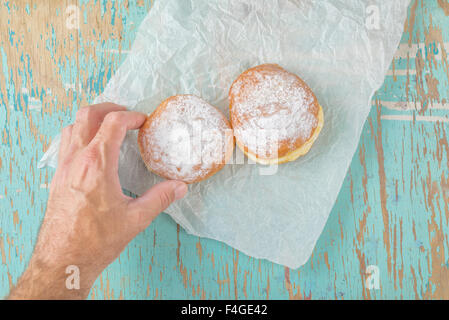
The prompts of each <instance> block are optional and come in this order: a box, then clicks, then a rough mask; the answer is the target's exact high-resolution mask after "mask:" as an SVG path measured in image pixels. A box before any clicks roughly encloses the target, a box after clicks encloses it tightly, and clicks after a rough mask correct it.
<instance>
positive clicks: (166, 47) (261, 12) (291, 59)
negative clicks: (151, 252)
mask: <svg viewBox="0 0 449 320" xmlns="http://www.w3.org/2000/svg"><path fill="white" fill-rule="evenodd" d="M408 3H409V0H372V1H363V0H344V1H343V0H319V1H318V0H316V1H313V0H291V1H288V0H164V1H161V0H157V1H155V4H154V6H153V8H152V9H151V11H150V12H149V14H148V15H147V17H146V18H145V19H144V21H143V22H142V24H141V26H140V27H139V30H138V34H137V36H136V39H135V42H134V44H133V46H132V50H131V52H130V53H129V54H128V56H127V58H126V60H125V61H124V62H123V64H122V65H121V66H120V68H119V69H118V70H117V72H116V73H115V75H114V76H113V77H112V79H111V80H110V81H109V83H108V85H107V87H106V89H105V91H104V93H103V94H102V95H101V96H99V97H97V99H96V101H95V102H103V101H112V102H115V103H118V104H122V105H126V106H128V107H129V108H131V109H136V110H139V111H143V112H147V113H150V112H152V111H153V110H154V109H155V108H156V107H157V106H158V105H159V103H160V102H162V101H163V100H164V99H166V98H167V97H169V96H171V95H175V94H187V93H190V94H196V95H198V96H201V97H203V98H204V99H205V100H207V101H209V102H210V103H212V104H213V105H215V106H217V107H219V108H220V109H221V110H222V111H223V112H224V113H225V114H226V115H227V116H228V115H229V112H228V100H227V95H228V90H229V87H230V85H231V83H232V81H233V80H234V79H235V78H236V77H237V76H238V75H239V74H240V73H241V72H243V71H244V70H246V69H247V68H249V67H253V66H256V65H258V64H262V63H278V64H280V65H281V66H283V67H284V68H286V69H287V70H289V71H292V72H294V73H297V74H298V75H299V76H300V77H302V78H303V79H304V80H305V81H306V82H307V83H308V84H309V85H310V87H311V88H312V90H313V91H314V92H315V94H316V96H317V98H318V100H319V102H320V104H321V105H322V106H323V109H324V114H325V123H324V128H323V130H322V132H321V134H320V136H319V138H318V140H317V141H316V143H315V145H314V146H313V148H312V149H311V151H310V152H309V153H308V154H307V155H306V156H304V157H302V158H300V159H298V160H297V161H295V162H291V163H288V164H283V165H280V166H279V167H278V168H275V167H274V168H273V167H270V168H267V167H264V166H259V165H255V164H248V163H246V164H230V165H227V166H225V168H224V169H223V170H222V171H220V172H219V173H218V174H216V175H215V176H213V177H212V178H211V179H208V180H206V181H204V182H201V183H198V184H194V185H191V186H190V187H189V188H190V191H189V194H188V196H187V197H186V198H185V199H183V200H181V201H179V202H177V203H175V204H173V205H171V206H170V208H169V209H167V211H166V212H167V213H168V214H170V215H171V216H172V217H173V219H174V220H176V222H178V223H179V224H180V225H181V226H182V227H183V228H184V229H186V230H187V232H189V233H191V234H194V235H197V236H201V237H207V238H212V239H216V240H219V241H222V242H225V243H227V244H228V245H230V246H232V247H234V248H236V249H238V250H240V251H242V252H244V253H246V254H248V255H250V256H253V257H256V258H264V259H268V260H270V261H273V262H276V263H279V264H282V265H285V266H288V267H290V268H298V267H300V266H301V265H303V264H304V263H306V262H307V260H308V259H309V257H310V255H311V253H312V250H313V247H314V245H315V243H316V241H317V239H318V237H319V236H320V234H321V232H322V229H323V227H324V225H325V223H326V220H327V218H328V216H329V213H330V211H331V209H332V206H333V204H334V202H335V199H336V197H337V195H338V192H339V190H340V187H341V185H342V182H343V179H344V177H345V174H346V171H347V169H348V166H349V164H350V162H351V159H352V156H353V154H354V152H355V150H356V148H357V144H358V141H359V137H360V133H361V130H362V127H363V124H364V122H365V120H366V118H367V116H368V113H369V110H370V104H371V102H370V101H371V98H372V95H373V93H374V92H375V90H376V89H378V88H379V87H380V85H381V84H382V83H383V78H384V75H385V73H386V71H387V69H388V68H389V65H390V63H391V60H392V57H393V54H394V52H395V50H396V48H397V46H398V44H399V41H400V38H401V35H402V31H403V25H404V20H405V17H406V13H407V7H408ZM377 14H378V15H377ZM377 17H378V18H379V19H378V21H377ZM367 19H369V20H368V25H367V24H366V23H367ZM377 22H378V25H377ZM377 27H378V28H377ZM55 141H56V142H55V144H54V145H52V146H51V147H50V149H49V150H48V152H47V154H45V156H44V158H43V159H42V160H41V163H40V166H45V165H55V163H56V157H57V150H58V148H57V143H58V139H55ZM235 155H236V156H237V158H239V159H241V158H242V157H243V156H242V154H241V152H240V151H239V150H236V152H235ZM246 161H247V160H246ZM260 169H262V170H265V172H264V171H261V170H260ZM273 172H275V173H274V174H271V175H270V173H273ZM261 173H262V174H261ZM119 177H120V181H121V184H122V187H123V188H125V189H127V190H129V191H131V192H133V193H136V194H141V193H143V192H144V191H145V190H147V189H148V188H150V187H151V186H152V185H153V184H155V183H157V182H159V181H161V179H160V178H159V177H157V176H155V175H154V174H152V173H150V172H148V171H147V169H146V168H145V166H144V164H143V163H142V161H141V158H140V155H139V151H138V148H137V144H136V133H135V132H134V133H130V134H128V136H127V138H126V141H125V143H124V145H123V147H122V153H121V156H120V168H119Z"/></svg>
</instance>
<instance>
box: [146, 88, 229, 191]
mask: <svg viewBox="0 0 449 320" xmlns="http://www.w3.org/2000/svg"><path fill="white" fill-rule="evenodd" d="M139 147H140V152H141V154H142V158H143V160H144V162H145V164H146V165H147V167H148V169H150V170H151V171H153V172H154V173H156V174H158V175H160V176H162V177H165V178H167V179H175V180H182V181H185V182H187V183H192V182H197V181H200V180H203V179H205V178H207V177H209V176H211V175H212V174H214V173H215V172H216V171H218V170H220V169H221V168H222V167H223V165H224V164H225V162H226V161H227V160H228V159H229V157H230V155H232V150H233V135H232V130H231V127H230V125H229V123H228V121H227V119H226V118H225V117H224V115H223V114H222V113H221V112H220V111H218V110H217V109H216V108H215V107H213V106H211V105H210V104H208V103H207V102H206V101H204V100H202V99H201V98H199V97H197V96H194V95H178V96H174V97H171V98H169V99H167V100H166V101H164V102H163V103H162V104H161V105H160V106H159V107H158V108H157V109H156V110H155V111H154V112H153V113H152V114H151V115H150V117H149V118H148V119H147V121H146V123H145V124H144V126H143V127H142V129H141V130H140V131H139ZM229 153H230V154H229Z"/></svg>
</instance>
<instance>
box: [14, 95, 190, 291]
mask: <svg viewBox="0 0 449 320" xmlns="http://www.w3.org/2000/svg"><path fill="white" fill-rule="evenodd" d="M145 118H146V117H145V115H144V114H142V113H138V112H132V111H126V108H124V107H122V106H118V105H115V104H111V103H103V104H98V105H93V106H90V107H84V108H82V109H80V110H79V111H78V113H77V116H76V121H75V123H74V124H73V125H70V126H68V127H66V128H64V129H63V131H62V136H61V144H60V150H59V156H58V168H57V170H56V172H55V175H54V177H53V180H52V182H51V185H50V196H49V199H48V203H47V211H46V213H45V218H44V221H43V224H42V227H41V230H40V233H39V237H38V240H37V244H36V247H35V249H34V253H33V255H32V258H31V260H30V264H29V266H28V268H27V270H26V271H25V273H24V274H23V275H22V277H21V278H20V280H19V282H18V285H17V287H16V288H15V289H14V290H13V291H12V292H11V294H10V296H9V298H10V299H74V298H86V297H87V295H88V294H89V291H90V289H91V287H92V285H93V283H94V281H95V279H96V278H97V277H98V276H99V274H100V273H101V272H102V271H103V269H104V268H106V267H107V266H108V265H109V264H110V263H111V262H112V261H114V260H115V259H116V258H117V257H118V256H119V254H120V252H122V251H123V249H124V248H125V247H126V245H127V244H128V243H129V242H130V241H131V240H132V239H133V238H134V237H135V236H136V235H137V234H138V233H140V232H141V231H143V230H144V229H145V228H146V227H148V226H149V224H150V223H151V221H152V220H153V219H154V218H155V217H156V216H157V215H158V214H159V213H160V212H161V211H163V210H165V209H166V208H167V207H168V206H169V205H170V204H171V203H172V202H173V201H175V200H178V199H180V198H182V197H183V196H184V195H185V194H186V192H187V186H186V184H185V183H183V182H180V181H165V182H162V183H160V184H158V185H156V186H154V187H152V188H151V189H150V190H148V191H147V192H146V193H145V194H143V195H142V196H141V197H140V198H137V199H133V198H131V197H128V196H125V195H124V194H123V192H122V189H121V187H120V183H119V179H118V158H119V152H120V145H121V144H122V142H123V139H124V138H125V135H126V132H127V130H134V129H138V128H139V127H140V126H142V124H143V123H144V122H145ZM69 266H75V267H76V268H79V279H80V288H79V289H68V288H67V287H66V278H67V277H68V276H69V275H68V274H66V269H67V267H69Z"/></svg>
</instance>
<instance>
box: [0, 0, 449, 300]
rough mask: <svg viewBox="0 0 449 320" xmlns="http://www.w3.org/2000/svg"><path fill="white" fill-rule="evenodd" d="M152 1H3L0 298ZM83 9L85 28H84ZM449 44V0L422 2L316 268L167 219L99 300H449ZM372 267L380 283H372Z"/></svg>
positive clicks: (120, 267) (102, 284)
mask: <svg viewBox="0 0 449 320" xmlns="http://www.w3.org/2000/svg"><path fill="white" fill-rule="evenodd" d="M161 1H162V0H161ZM150 8H151V2H150V1H149V0H147V1H131V0H129V1H111V2H109V1H81V0H79V1H51V0H45V1H44V0H40V1H37V0H36V1H32V0H24V1H6V2H5V1H2V3H1V4H0V103H1V105H0V129H1V145H0V209H1V210H0V262H1V264H0V296H4V295H6V294H7V293H8V291H9V290H10V288H11V287H12V286H13V285H14V284H15V283H16V281H17V279H18V277H19V276H20V274H21V273H22V272H23V270H24V268H25V267H26V265H27V261H28V259H29V258H30V255H31V253H32V250H33V244H34V241H35V239H36V236H37V233H38V230H39V225H40V222H41V220H42V218H43V215H44V211H45V206H46V200H47V196H48V182H49V181H50V180H51V177H52V176H53V174H54V170H52V169H44V170H39V169H37V167H36V165H37V162H38V160H39V159H40V157H41V156H42V154H43V153H44V152H45V150H46V149H47V148H48V146H49V143H50V142H51V137H53V136H54V135H55V134H56V133H57V132H58V131H59V130H60V129H61V127H62V126H65V125H67V124H69V123H71V122H73V120H74V117H75V113H76V111H77V109H78V108H79V107H80V106H82V105H87V104H89V103H90V102H92V100H93V98H94V97H95V96H96V95H98V93H99V92H101V91H102V89H103V87H104V86H105V84H106V83H107V81H108V79H109V78H110V77H111V75H112V74H113V73H114V70H116V69H117V68H118V66H119V64H120V62H121V61H123V59H124V58H125V57H126V53H127V50H129V48H130V45H131V43H132V41H133V39H134V36H135V33H136V30H137V28H138V26H139V24H140V22H141V21H142V19H143V18H144V16H145V15H146V13H147V12H148V10H150ZM77 10H79V11H78V12H79V14H80V20H79V29H76V28H72V27H73V26H74V25H73V22H74V21H73V19H72V18H73V14H76V12H77ZM448 51H449V3H448V1H447V0H425V1H424V0H412V3H411V5H410V8H409V15H408V19H407V21H406V23H405V26H404V35H403V38H402V40H401V45H400V47H399V49H398V51H397V53H396V56H395V58H394V61H393V63H392V65H391V68H390V71H389V73H388V75H387V77H386V79H385V83H384V84H383V86H382V87H381V89H379V90H378V92H377V93H376V95H375V97H374V99H373V101H372V111H371V113H370V116H369V118H368V120H367V122H366V124H365V127H364V130H363V134H362V137H361V140H360V144H359V148H358V150H357V152H356V154H355V155H354V158H353V161H352V164H351V166H350V169H349V171H348V173H347V176H346V179H345V181H344V184H343V187H342V189H341V192H340V194H339V197H338V200H337V202H336V203H335V206H334V208H333V210H332V213H331V215H330V218H329V220H328V222H327V224H326V227H325V229H324V231H323V234H322V235H321V237H320V239H319V241H318V243H317V245H316V248H315V250H314V253H313V256H312V258H311V259H310V260H309V262H308V263H307V264H306V265H304V266H303V267H301V268H299V269H298V270H290V269H288V268H284V267H282V266H279V265H276V264H273V263H270V262H267V261H264V260H257V259H253V258H250V257H248V256H246V255H244V254H242V253H239V252H238V251H236V250H234V249H232V248H230V247H228V246H226V245H224V244H222V243H219V242H216V241H213V240H208V239H199V238H197V237H193V236H190V235H187V234H186V233H185V232H184V231H183V230H182V229H180V228H179V226H177V225H176V224H175V223H174V222H173V221H172V220H171V219H170V218H169V217H168V216H167V215H161V216H160V217H158V218H157V220H156V221H155V222H154V223H153V224H152V225H151V226H150V227H149V228H148V230H146V231H145V232H143V233H142V234H140V235H139V236H138V237H137V238H136V239H135V240H134V241H132V242H131V244H130V245H129V246H128V247H127V249H126V250H125V251H124V252H123V253H122V255H121V256H120V258H119V259H118V260H117V261H115V262H114V263H113V264H112V265H110V266H109V267H108V268H107V269H106V270H105V271H104V272H103V274H102V275H101V277H100V278H99V279H98V280H97V282H96V283H95V286H94V287H93V289H92V291H91V295H90V297H91V298H92V299H119V298H126V299H173V298H178V299H185V298H188V299H191V298H193V299H209V298H214V299H215V298H216V299H225V298H231V299H233V298H238V299H246V298H248V299H250V298H255V299H259V298H260V299H323V298H324V299H386V298H389V299H401V298H411V299H414V298H424V299H428V298H446V299H449V269H448V268H449V260H448V259H449V252H448V250H449V244H448V231H449V230H448V229H449V207H448V206H449V204H448V203H449V168H448V167H449V157H448V153H449V144H448V124H449V117H448V116H449V115H448V110H449V103H448V95H449V64H448V56H447V52H448ZM369 266H372V267H370V268H371V269H370V268H368V267H369ZM373 268H374V269H373ZM370 270H374V272H375V273H376V274H377V275H378V276H379V285H380V286H379V288H376V287H373V288H370V287H367V286H366V280H367V278H368V277H369V273H370V272H373V271H370Z"/></svg>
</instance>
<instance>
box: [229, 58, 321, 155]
mask: <svg viewBox="0 0 449 320" xmlns="http://www.w3.org/2000/svg"><path fill="white" fill-rule="evenodd" d="M230 102H231V122H232V126H233V128H234V135H235V137H236V139H237V141H239V142H240V143H241V144H243V145H244V146H245V148H247V149H248V151H250V152H251V153H252V154H255V155H257V156H258V157H260V158H265V159H273V158H277V157H279V156H283V155H284V154H286V153H288V152H289V151H293V150H295V149H297V148H299V147H301V145H302V144H304V143H305V142H306V141H307V140H308V139H309V138H310V137H311V136H312V134H313V132H314V130H315V128H316V127H317V125H318V120H317V114H318V102H317V100H316V98H315V96H314V95H313V93H312V91H311V90H310V88H309V87H308V86H307V84H306V83H305V82H304V81H302V80H301V79H300V78H299V77H298V76H296V75H295V74H293V73H290V72H288V71H286V70H284V69H282V68H281V67H280V66H278V65H270V64H267V65H261V66H258V67H254V68H252V69H249V70H247V71H246V72H244V73H243V74H242V75H240V76H239V78H237V79H236V81H235V82H234V83H233V84H232V86H231V89H230Z"/></svg>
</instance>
